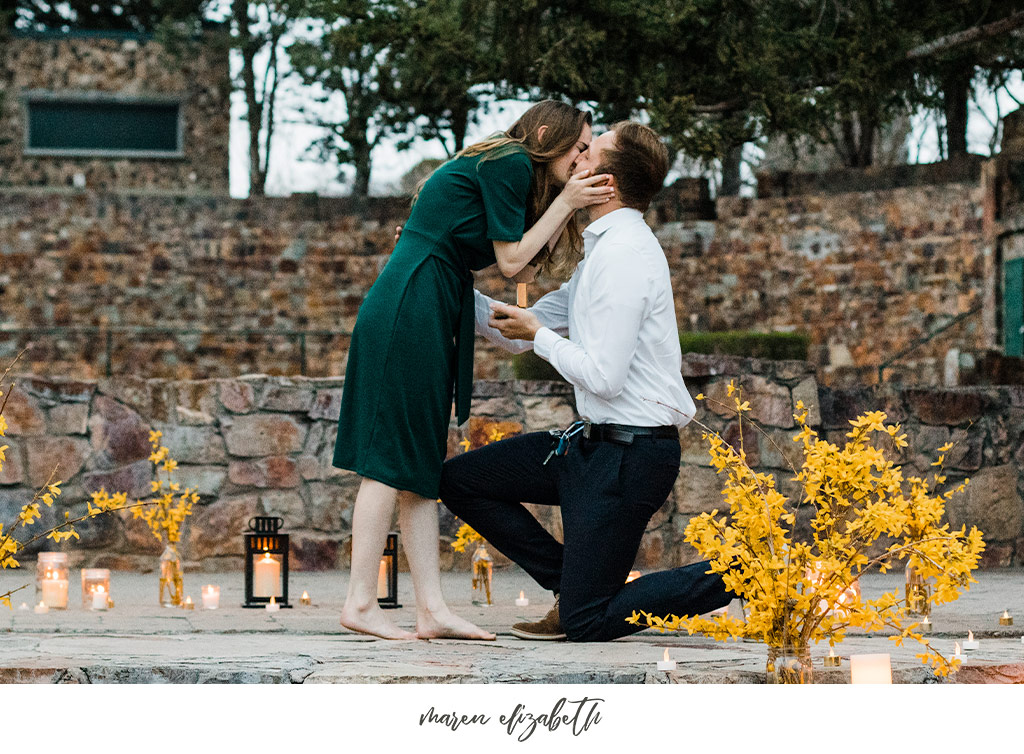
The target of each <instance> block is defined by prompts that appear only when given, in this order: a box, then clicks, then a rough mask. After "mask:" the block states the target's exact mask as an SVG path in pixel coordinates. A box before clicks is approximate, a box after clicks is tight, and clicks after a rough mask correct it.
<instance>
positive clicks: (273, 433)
mask: <svg viewBox="0 0 1024 754" xmlns="http://www.w3.org/2000/svg"><path fill="white" fill-rule="evenodd" d="M305 437H306V427H304V426H301V425H300V424H299V423H298V422H297V421H296V420H295V419H294V418H292V417H290V416H281V415H275V416H266V415H261V414H251V415H243V416H238V417H235V419H234V421H233V423H232V425H231V427H230V428H229V429H228V430H227V432H226V433H225V436H224V439H225V442H226V443H227V448H228V452H229V453H230V454H231V455H233V456H241V457H254V456H273V455H284V454H288V453H298V452H299V451H300V450H302V443H303V441H304V440H305Z"/></svg>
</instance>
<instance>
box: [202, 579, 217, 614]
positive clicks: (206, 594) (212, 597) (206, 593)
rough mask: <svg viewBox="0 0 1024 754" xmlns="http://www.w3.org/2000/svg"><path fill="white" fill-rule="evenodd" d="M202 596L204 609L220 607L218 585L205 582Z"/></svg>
mask: <svg viewBox="0 0 1024 754" xmlns="http://www.w3.org/2000/svg"><path fill="white" fill-rule="evenodd" d="M202 598H203V609H204V610H216V609H217V608H218V607H220V587H219V586H214V585H213V584H207V585H206V586H204V587H203V592H202Z"/></svg>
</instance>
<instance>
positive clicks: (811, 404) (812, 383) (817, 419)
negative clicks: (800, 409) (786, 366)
mask: <svg viewBox="0 0 1024 754" xmlns="http://www.w3.org/2000/svg"><path fill="white" fill-rule="evenodd" d="M797 401H803V402H804V407H805V408H806V409H807V423H808V424H809V425H810V426H811V427H820V426H821V399H820V398H819V397H818V381H817V380H816V379H815V378H814V377H808V378H807V379H805V380H802V381H801V382H800V383H799V384H798V385H797V386H796V387H795V388H793V413H794V414H795V413H796V404H797Z"/></svg>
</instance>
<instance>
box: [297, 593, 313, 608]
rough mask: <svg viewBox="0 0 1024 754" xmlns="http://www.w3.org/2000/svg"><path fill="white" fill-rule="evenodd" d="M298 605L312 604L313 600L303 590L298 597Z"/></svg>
mask: <svg viewBox="0 0 1024 754" xmlns="http://www.w3.org/2000/svg"><path fill="white" fill-rule="evenodd" d="M299 604H300V605H312V604H313V600H311V599H310V598H309V592H303V593H302V597H300V598H299Z"/></svg>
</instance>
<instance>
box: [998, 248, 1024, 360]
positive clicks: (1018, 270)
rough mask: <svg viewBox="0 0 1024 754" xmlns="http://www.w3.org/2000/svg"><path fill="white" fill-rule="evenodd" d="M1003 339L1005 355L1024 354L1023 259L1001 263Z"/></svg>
mask: <svg viewBox="0 0 1024 754" xmlns="http://www.w3.org/2000/svg"><path fill="white" fill-rule="evenodd" d="M1003 340H1004V344H1005V351H1006V355H1007V356H1018V357H1019V356H1024V259H1011V260H1009V261H1008V262H1006V263H1005V264H1004V265H1003Z"/></svg>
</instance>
